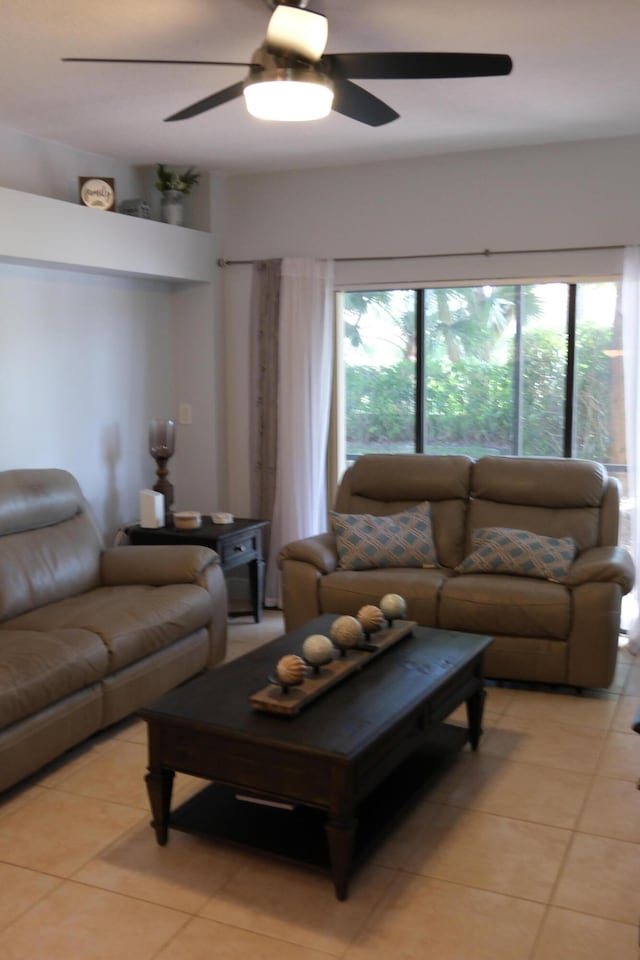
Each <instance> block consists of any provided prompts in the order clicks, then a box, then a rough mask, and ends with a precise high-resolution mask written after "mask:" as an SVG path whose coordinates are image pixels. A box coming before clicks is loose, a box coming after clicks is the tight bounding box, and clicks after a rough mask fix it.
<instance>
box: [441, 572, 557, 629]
mask: <svg viewBox="0 0 640 960" xmlns="http://www.w3.org/2000/svg"><path fill="white" fill-rule="evenodd" d="M438 611H439V612H438V626H440V627H443V628H444V629H445V630H465V631H468V632H470V633H487V634H489V635H490V636H496V635H502V636H515V637H518V636H520V637H539V638H548V639H554V640H567V638H568V637H569V633H570V630H571V615H572V608H571V591H570V590H569V589H568V588H567V587H565V586H564V585H563V584H560V583H550V582H549V581H545V580H534V579H531V578H529V577H513V576H506V575H503V574H499V573H498V574H493V573H492V574H486V573H479V574H469V575H466V574H461V575H460V576H454V577H451V579H449V580H447V581H446V582H445V583H444V585H443V588H442V591H441V593H440V600H439V606H438Z"/></svg>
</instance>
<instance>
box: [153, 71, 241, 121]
mask: <svg viewBox="0 0 640 960" xmlns="http://www.w3.org/2000/svg"><path fill="white" fill-rule="evenodd" d="M243 88H244V81H243V80H241V81H240V83H234V84H233V85H232V86H230V87H225V88H224V90H218V92H217V93H212V94H211V96H210V97H205V98H204V99H203V100H198V102H197V103H192V104H191V106H190V107H185V108H184V110H180V111H178V113H174V114H173V115H172V116H170V117H165V122H167V123H168V122H169V121H171V120H188V119H189V117H197V116H198V114H199V113H204V112H205V111H206V110H213V108H214V107H219V106H220V104H222V103H227V102H228V101H229V100H235V98H236V97H240V96H242V90H243Z"/></svg>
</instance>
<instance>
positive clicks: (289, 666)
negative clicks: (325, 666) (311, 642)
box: [276, 653, 305, 687]
mask: <svg viewBox="0 0 640 960" xmlns="http://www.w3.org/2000/svg"><path fill="white" fill-rule="evenodd" d="M304 674H305V663H304V660H303V659H302V657H299V656H297V654H295V653H287V654H286V655H285V656H284V657H280V659H279V660H278V665H277V666H276V676H277V677H278V680H279V681H280V683H283V684H285V686H288V687H293V686H295V685H296V684H298V683H302V681H303V679H304Z"/></svg>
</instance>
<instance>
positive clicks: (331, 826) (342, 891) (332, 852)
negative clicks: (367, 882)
mask: <svg viewBox="0 0 640 960" xmlns="http://www.w3.org/2000/svg"><path fill="white" fill-rule="evenodd" d="M356 825H357V820H355V819H354V818H353V817H349V818H344V819H339V818H337V817H329V819H328V820H327V822H326V823H325V825H324V829H325V833H326V835H327V841H328V843H329V858H330V860H331V873H332V875H333V885H334V887H335V891H336V897H337V898H338V900H346V899H347V893H348V890H349V876H350V874H351V858H352V856H353V842H354V838H355V835H356Z"/></svg>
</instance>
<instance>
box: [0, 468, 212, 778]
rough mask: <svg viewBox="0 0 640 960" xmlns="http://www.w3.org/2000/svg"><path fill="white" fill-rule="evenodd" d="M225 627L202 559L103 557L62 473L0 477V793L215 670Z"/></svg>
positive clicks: (147, 550) (106, 552)
mask: <svg viewBox="0 0 640 960" xmlns="http://www.w3.org/2000/svg"><path fill="white" fill-rule="evenodd" d="M226 622H227V594H226V587H225V582H224V577H223V574H222V570H221V568H220V564H219V562H218V556H217V554H216V553H215V552H214V551H213V550H210V549H208V548H206V547H199V546H187V545H183V546H171V547H169V546H149V547H144V546H139V547H138V546H122V547H113V548H109V549H105V548H104V544H103V541H102V537H101V534H100V532H99V530H98V528H97V526H96V524H95V522H94V519H93V517H92V514H91V510H90V508H89V506H88V504H87V502H86V500H85V498H84V497H83V495H82V492H81V490H80V487H79V485H78V483H77V481H76V480H75V478H74V477H73V476H72V475H71V474H70V473H67V472H66V471H64V470H56V469H42V470H40V469H32V470H9V471H5V472H0V790H4V789H6V788H7V787H9V786H11V785H12V784H15V783H17V782H18V781H19V780H21V779H23V778H24V777H25V776H27V775H28V774H31V773H33V772H34V771H35V770H37V769H39V768H40V767H41V766H43V765H44V764H45V763H47V762H49V761H50V760H52V759H54V758H55V757H57V756H58V755H59V754H60V753H62V752H63V751H65V750H67V749H69V748H70V747H72V746H74V745H76V744H78V743H79V742H81V741H82V740H84V739H85V738H86V737H88V736H90V735H91V734H94V733H96V732H97V731H98V730H101V729H102V728H104V727H107V726H109V725H110V724H112V723H114V722H115V721H117V720H120V719H121V718H123V717H125V716H127V715H128V714H130V713H131V712H132V711H135V710H137V709H138V708H140V707H141V706H143V705H144V704H145V703H147V702H148V701H150V700H152V699H153V698H155V697H158V696H160V695H161V694H162V693H164V692H166V691H167V690H169V689H170V688H171V687H173V686H175V685H176V684H179V683H181V682H182V681H184V680H186V679H188V678H189V677H191V676H193V675H195V674H197V673H199V672H200V671H202V670H204V669H206V668H208V667H212V666H213V665H214V664H216V663H217V662H218V661H220V660H222V659H223V658H224V656H225V652H226ZM141 775H142V774H141Z"/></svg>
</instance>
